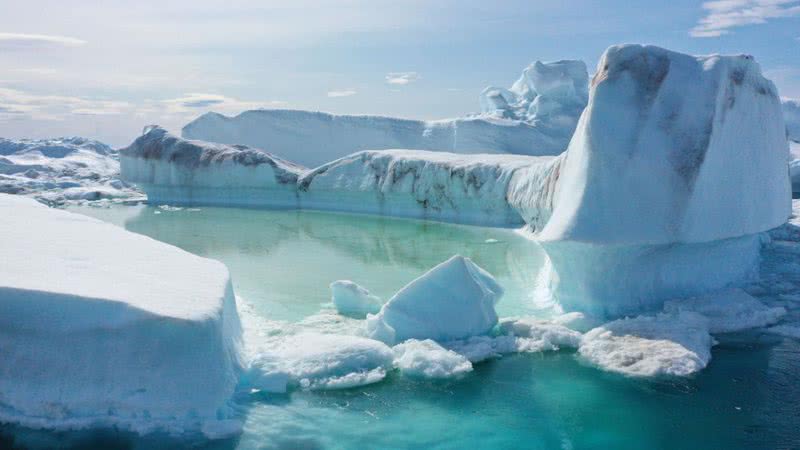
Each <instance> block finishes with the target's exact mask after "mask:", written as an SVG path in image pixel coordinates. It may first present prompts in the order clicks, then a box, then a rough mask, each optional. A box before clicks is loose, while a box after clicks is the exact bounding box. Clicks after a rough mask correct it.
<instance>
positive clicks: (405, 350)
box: [392, 339, 472, 378]
mask: <svg viewBox="0 0 800 450" xmlns="http://www.w3.org/2000/svg"><path fill="white" fill-rule="evenodd" d="M392 351H393V352H394V366H395V367H397V368H398V369H400V370H401V371H402V372H403V375H408V376H412V377H421V378H452V377H457V376H460V375H463V374H465V373H467V372H470V371H472V363H470V362H469V361H468V360H467V358H465V357H464V356H462V355H460V354H458V353H456V352H454V351H452V350H447V349H446V348H444V347H442V346H441V345H439V344H437V343H436V342H434V341H432V340H430V339H425V340H424V341H419V340H416V339H409V340H407V341H405V342H403V343H402V344H398V345H395V346H394V347H392Z"/></svg>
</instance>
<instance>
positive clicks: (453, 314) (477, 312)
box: [366, 255, 503, 344]
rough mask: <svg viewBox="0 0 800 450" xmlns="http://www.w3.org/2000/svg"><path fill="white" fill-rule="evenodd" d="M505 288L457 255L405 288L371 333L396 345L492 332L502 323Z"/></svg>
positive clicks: (370, 326) (370, 321)
mask: <svg viewBox="0 0 800 450" xmlns="http://www.w3.org/2000/svg"><path fill="white" fill-rule="evenodd" d="M502 295H503V288H502V287H500V285H499V284H497V281H496V280H495V279H494V277H492V276H491V275H490V274H489V273H488V272H486V271H485V270H483V269H481V268H480V267H478V266H477V265H476V264H475V263H474V262H472V260H471V259H469V258H465V257H463V256H461V255H456V256H453V257H452V258H450V259H448V260H447V261H445V262H443V263H441V264H439V265H437V266H436V267H434V268H432V269H431V270H429V271H428V272H426V273H425V274H423V275H422V276H420V277H419V278H417V279H416V280H414V281H412V282H411V283H409V284H407V285H406V286H405V287H403V288H402V289H400V290H399V291H398V292H397V293H396V294H395V295H394V296H393V297H392V298H391V299H389V301H388V302H386V304H384V305H383V307H382V308H381V310H380V312H379V313H378V314H376V315H370V316H367V323H366V327H367V335H368V336H370V337H372V338H374V339H378V340H381V341H383V342H386V343H388V344H394V343H398V342H403V341H405V340H408V339H433V340H435V341H439V342H442V341H450V340H455V339H464V338H467V337H470V336H476V335H481V334H487V333H488V332H489V331H491V329H492V328H493V327H494V326H495V324H497V313H496V312H495V310H494V306H495V304H496V303H497V302H498V301H499V300H500V297H502Z"/></svg>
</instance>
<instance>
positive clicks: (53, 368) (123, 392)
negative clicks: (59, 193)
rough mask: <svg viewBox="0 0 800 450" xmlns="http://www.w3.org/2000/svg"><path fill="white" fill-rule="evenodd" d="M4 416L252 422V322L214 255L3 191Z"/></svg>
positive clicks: (232, 428) (223, 427) (227, 429)
mask: <svg viewBox="0 0 800 450" xmlns="http://www.w3.org/2000/svg"><path fill="white" fill-rule="evenodd" d="M0 216H2V217H3V220H2V221H0V236H2V248H3V257H2V258H0V349H2V350H0V393H2V395H0V421H2V422H11V423H17V424H21V425H24V426H28V427H33V428H39V427H48V428H60V429H66V428H68V429H75V428H84V427H116V428H120V429H125V430H131V431H134V432H139V433H146V432H154V431H161V432H167V433H175V434H183V433H202V434H205V435H207V436H210V437H214V436H218V435H220V434H233V433H237V432H238V431H239V430H240V429H241V423H240V421H239V419H236V418H235V417H234V415H233V411H232V410H231V409H230V406H229V405H228V400H229V399H230V397H231V396H232V394H233V393H234V391H235V387H236V385H237V382H238V378H239V374H240V371H241V366H242V360H241V355H240V346H241V326H240V321H239V316H238V313H237V310H236V303H235V299H234V296H233V289H232V286H231V282H230V276H229V274H228V270H227V269H226V268H225V266H224V265H223V264H221V263H219V262H217V261H213V260H209V259H205V258H201V257H198V256H195V255H192V254H190V253H187V252H185V251H183V250H180V249H178V248H176V247H172V246H170V245H167V244H163V243H161V242H157V241H155V240H152V239H150V238H147V237H144V236H141V235H138V234H134V233H130V232H127V231H125V230H123V229H122V228H119V227H116V226H114V225H111V224H108V223H105V222H101V221H99V220H95V219H91V218H88V217H86V216H82V215H78V214H73V213H69V212H66V211H62V210H58V209H53V208H48V207H47V206H45V205H42V204H40V203H38V202H36V201H35V200H33V199H30V198H25V197H21V196H13V195H7V194H0Z"/></svg>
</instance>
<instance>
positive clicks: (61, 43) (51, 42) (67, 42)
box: [0, 33, 86, 49]
mask: <svg viewBox="0 0 800 450" xmlns="http://www.w3.org/2000/svg"><path fill="white" fill-rule="evenodd" d="M84 44H86V41H84V40H82V39H77V38H73V37H67V36H54V35H49V34H24V33H0V48H2V49H34V48H36V49H38V48H43V47H44V48H49V47H77V46H79V45H84Z"/></svg>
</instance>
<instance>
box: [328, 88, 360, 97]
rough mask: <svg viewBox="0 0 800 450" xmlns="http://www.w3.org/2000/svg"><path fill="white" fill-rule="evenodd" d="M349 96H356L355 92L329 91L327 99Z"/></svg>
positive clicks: (346, 90) (352, 90) (343, 90)
mask: <svg viewBox="0 0 800 450" xmlns="http://www.w3.org/2000/svg"><path fill="white" fill-rule="evenodd" d="M351 95H356V91H355V90H354V89H342V90H339V91H329V92H328V97H334V98H335V97H350V96H351Z"/></svg>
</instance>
